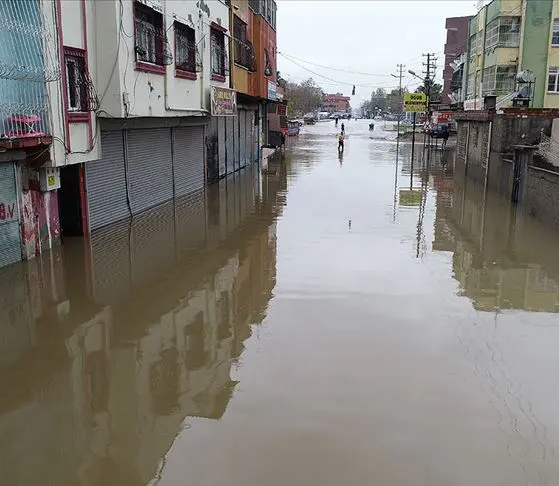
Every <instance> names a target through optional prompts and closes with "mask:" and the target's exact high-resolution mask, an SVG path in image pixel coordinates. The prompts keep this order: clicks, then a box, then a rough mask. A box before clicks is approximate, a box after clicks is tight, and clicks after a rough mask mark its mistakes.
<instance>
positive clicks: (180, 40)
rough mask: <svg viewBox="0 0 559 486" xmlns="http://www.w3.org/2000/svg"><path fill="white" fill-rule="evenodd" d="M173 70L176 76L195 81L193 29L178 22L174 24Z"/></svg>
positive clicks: (194, 38)
mask: <svg viewBox="0 0 559 486" xmlns="http://www.w3.org/2000/svg"><path fill="white" fill-rule="evenodd" d="M175 68H176V70H177V71H176V74H177V76H179V77H181V76H182V75H185V76H183V77H193V78H194V79H196V74H195V72H196V35H195V32H194V29H192V28H190V27H187V26H186V25H184V24H181V23H179V22H175ZM188 74H190V76H188ZM192 75H193V76H192Z"/></svg>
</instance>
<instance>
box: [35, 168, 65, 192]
mask: <svg viewBox="0 0 559 486" xmlns="http://www.w3.org/2000/svg"><path fill="white" fill-rule="evenodd" d="M39 186H40V188H41V191H43V192H49V191H54V190H56V189H60V169H59V168H58V167H41V168H40V169H39Z"/></svg>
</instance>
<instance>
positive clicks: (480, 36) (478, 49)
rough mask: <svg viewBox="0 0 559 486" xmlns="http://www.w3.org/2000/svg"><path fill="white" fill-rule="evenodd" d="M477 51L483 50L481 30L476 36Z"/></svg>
mask: <svg viewBox="0 0 559 486" xmlns="http://www.w3.org/2000/svg"><path fill="white" fill-rule="evenodd" d="M477 52H479V53H482V52H483V34H482V33H481V32H480V33H479V35H478V36H477Z"/></svg>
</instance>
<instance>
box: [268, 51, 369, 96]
mask: <svg viewBox="0 0 559 486" xmlns="http://www.w3.org/2000/svg"><path fill="white" fill-rule="evenodd" d="M278 54H280V55H281V56H282V57H284V58H285V59H287V60H288V61H290V62H292V63H293V64H295V65H297V66H299V67H300V68H303V69H305V70H306V71H308V72H309V73H311V74H314V75H315V76H318V77H320V78H324V79H326V80H328V81H333V82H334V83H336V84H343V85H345V86H356V87H359V88H372V87H374V86H375V85H372V84H355V83H348V82H346V81H339V80H337V79H333V78H330V77H328V76H324V75H323V74H320V73H317V72H316V71H313V70H312V69H309V68H308V67H306V66H303V65H302V64H300V63H299V62H297V61H295V60H293V59H290V58H289V57H287V56H286V55H285V54H281V53H280V52H278Z"/></svg>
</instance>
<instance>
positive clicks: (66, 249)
mask: <svg viewBox="0 0 559 486" xmlns="http://www.w3.org/2000/svg"><path fill="white" fill-rule="evenodd" d="M368 123H369V121H368V120H361V121H355V120H352V121H349V122H346V130H347V135H348V136H347V139H346V147H345V152H344V153H343V156H338V153H337V151H336V145H337V138H336V129H335V127H334V124H333V123H318V124H316V125H314V126H310V127H307V126H305V127H303V129H302V132H301V135H300V136H299V137H298V139H293V140H289V148H288V150H287V152H286V155H285V160H284V162H283V163H280V162H276V163H272V164H271V165H270V168H269V174H267V175H264V176H261V178H260V179H261V180H258V177H257V176H255V175H254V174H253V172H252V171H251V169H245V170H244V171H240V172H238V173H236V174H235V175H234V176H232V177H229V178H227V179H224V180H222V181H221V182H220V183H219V184H215V185H213V186H212V187H210V189H209V190H208V191H207V193H206V194H205V195H199V196H196V197H194V198H192V197H191V198H190V199H185V200H178V201H175V202H171V203H169V204H166V205H164V206H162V207H159V208H157V209H156V210H154V211H151V212H148V213H145V214H143V215H141V216H140V217H137V218H135V219H134V220H132V221H127V222H126V223H123V224H119V225H116V226H111V227H108V228H106V229H103V230H101V232H97V233H94V234H93V235H92V237H91V239H90V240H89V241H85V242H84V241H83V240H81V239H76V240H75V241H67V242H65V244H64V246H63V247H62V248H59V249H58V250H56V251H55V252H54V253H53V254H51V255H49V254H45V255H43V256H42V257H41V259H38V260H33V261H30V262H28V263H26V264H18V265H13V266H11V267H7V268H4V269H0V289H1V291H0V292H1V293H0V316H1V317H0V337H1V339H0V389H1V390H2V394H1V395H0V478H1V480H0V484H2V485H4V484H5V485H15V486H28V485H49V486H50V485H53V486H54V485H84V486H85V485H87V486H93V485H95V486H97V485H106V486H109V485H115V486H117V485H118V486H123V485H142V484H151V485H155V484H157V485H160V486H179V485H185V484H188V485H195V486H217V485H228V486H263V485H265V486H280V485H281V486H286V485H289V486H309V485H321V486H330V485H332V486H334V485H335V486H339V485H341V484H344V485H351V486H364V485H377V484H378V485H383V486H389V485H394V486H403V485H410V486H412V485H413V486H450V485H452V486H466V485H468V486H470V485H483V486H485V485H487V486H505V485H506V486H525V485H530V486H532V485H554V484H559V454H558V449H559V415H558V414H557V409H558V406H559V392H558V390H559V376H558V374H557V372H556V370H557V369H558V367H559V353H558V352H557V350H558V349H559V318H558V316H557V314H556V312H557V311H559V261H558V259H557V257H556V249H557V245H558V244H559V235H558V234H557V233H556V232H554V231H552V230H551V229H548V227H547V226H545V225H543V224H541V223H538V222H537V221H535V220H532V219H531V218H530V217H529V216H528V215H523V214H518V212H515V210H514V208H511V207H510V205H509V204H508V202H507V201H504V200H502V199H501V198H499V197H498V196H495V195H493V194H491V193H489V194H484V188H483V187H478V186H476V185H474V184H473V183H472V182H469V181H468V182H467V181H464V180H458V179H454V178H453V174H452V160H451V159H452V154H451V153H450V152H448V153H446V154H445V156H444V157H442V156H441V151H440V150H438V151H434V152H433V153H432V154H430V155H428V154H423V149H422V146H421V145H417V146H416V152H417V153H416V155H417V156H418V158H417V161H416V162H415V163H414V166H413V168H412V164H411V154H410V150H411V145H410V144H409V142H402V143H401V144H400V145H399V149H398V153H397V144H396V143H395V142H394V141H393V137H394V133H393V132H389V131H383V129H382V122H379V123H378V124H376V125H377V126H376V127H375V131H374V133H372V134H371V133H370V132H369V130H368ZM420 138H421V137H420ZM51 257H52V258H51Z"/></svg>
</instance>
